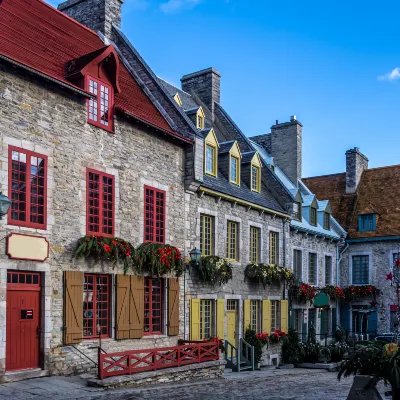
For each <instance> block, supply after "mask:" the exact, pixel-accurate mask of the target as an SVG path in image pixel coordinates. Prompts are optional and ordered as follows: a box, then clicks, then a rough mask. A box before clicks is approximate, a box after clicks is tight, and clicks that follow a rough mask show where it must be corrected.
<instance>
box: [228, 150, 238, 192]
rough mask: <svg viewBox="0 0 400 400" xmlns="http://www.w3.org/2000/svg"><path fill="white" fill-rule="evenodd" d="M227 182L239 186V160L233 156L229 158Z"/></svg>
mask: <svg viewBox="0 0 400 400" xmlns="http://www.w3.org/2000/svg"><path fill="white" fill-rule="evenodd" d="M229 165H230V167H229V180H230V182H231V183H234V184H235V185H239V184H240V178H239V177H240V165H239V158H238V157H236V156H233V155H230V156H229Z"/></svg>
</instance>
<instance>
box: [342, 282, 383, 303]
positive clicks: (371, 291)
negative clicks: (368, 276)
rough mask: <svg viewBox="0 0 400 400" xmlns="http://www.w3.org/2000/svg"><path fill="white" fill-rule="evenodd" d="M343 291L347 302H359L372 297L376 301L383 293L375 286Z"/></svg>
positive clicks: (350, 287) (351, 287)
mask: <svg viewBox="0 0 400 400" xmlns="http://www.w3.org/2000/svg"><path fill="white" fill-rule="evenodd" d="M343 291H344V297H345V300H346V301H352V300H357V299H361V298H363V297H371V298H372V299H374V300H375V299H376V296H379V295H380V293H381V291H380V290H379V289H378V288H377V287H376V286H373V285H362V286H348V287H347V288H345V289H344V290H343Z"/></svg>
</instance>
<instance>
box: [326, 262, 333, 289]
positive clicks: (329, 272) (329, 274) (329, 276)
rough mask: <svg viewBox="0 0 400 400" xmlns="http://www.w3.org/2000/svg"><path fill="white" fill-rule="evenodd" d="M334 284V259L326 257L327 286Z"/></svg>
mask: <svg viewBox="0 0 400 400" xmlns="http://www.w3.org/2000/svg"><path fill="white" fill-rule="evenodd" d="M331 284H332V257H330V256H325V285H331Z"/></svg>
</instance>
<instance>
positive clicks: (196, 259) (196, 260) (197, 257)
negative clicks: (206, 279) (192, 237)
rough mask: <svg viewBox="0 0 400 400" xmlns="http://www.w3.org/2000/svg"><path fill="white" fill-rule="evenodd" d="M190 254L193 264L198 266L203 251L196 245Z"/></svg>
mask: <svg viewBox="0 0 400 400" xmlns="http://www.w3.org/2000/svg"><path fill="white" fill-rule="evenodd" d="M189 255H190V263H191V264H192V265H196V266H198V265H199V264H200V261H201V251H200V250H198V249H196V247H195V248H194V249H193V250H191V251H190V253H189Z"/></svg>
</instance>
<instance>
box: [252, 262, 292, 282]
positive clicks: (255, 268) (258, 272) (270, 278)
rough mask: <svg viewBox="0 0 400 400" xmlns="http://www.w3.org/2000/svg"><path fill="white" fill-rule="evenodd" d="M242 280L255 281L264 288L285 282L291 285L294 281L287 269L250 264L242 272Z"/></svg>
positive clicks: (277, 266) (274, 265)
mask: <svg viewBox="0 0 400 400" xmlns="http://www.w3.org/2000/svg"><path fill="white" fill-rule="evenodd" d="M244 278H245V280H246V279H250V280H255V281H258V282H260V283H262V284H263V286H264V288H265V287H266V286H267V285H270V284H271V283H273V282H275V283H281V282H286V283H287V284H291V283H292V282H293V280H294V275H293V272H292V271H291V270H290V269H289V268H285V267H281V266H279V265H276V264H262V263H258V264H257V263H250V264H247V265H246V268H245V270H244Z"/></svg>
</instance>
